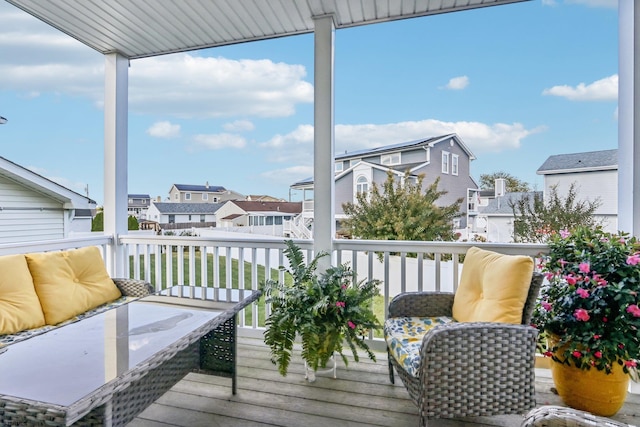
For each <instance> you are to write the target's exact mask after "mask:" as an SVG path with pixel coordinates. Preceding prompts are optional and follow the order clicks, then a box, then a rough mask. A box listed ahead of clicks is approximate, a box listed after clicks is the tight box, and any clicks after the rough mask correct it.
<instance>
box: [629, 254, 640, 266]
mask: <svg viewBox="0 0 640 427" xmlns="http://www.w3.org/2000/svg"><path fill="white" fill-rule="evenodd" d="M627 264H629V265H637V264H640V254H639V253H638V252H636V253H635V254H633V255H629V256H628V257H627Z"/></svg>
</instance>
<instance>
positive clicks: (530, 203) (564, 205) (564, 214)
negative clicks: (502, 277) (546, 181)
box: [511, 182, 602, 243]
mask: <svg viewBox="0 0 640 427" xmlns="http://www.w3.org/2000/svg"><path fill="white" fill-rule="evenodd" d="M577 197H578V190H577V188H576V183H575V182H574V183H572V184H571V185H570V186H569V191H568V192H567V195H566V196H564V197H563V196H560V195H559V194H558V186H557V185H554V186H552V187H551V188H550V190H549V197H548V200H547V202H546V203H545V201H544V199H543V197H542V194H540V193H535V194H534V196H533V200H531V198H530V197H529V196H525V197H523V198H521V199H520V200H518V201H516V202H514V203H511V208H512V209H513V216H514V221H513V240H514V242H519V243H524V242H530V243H544V242H546V241H547V239H548V238H549V236H551V235H552V234H554V233H558V232H560V230H572V229H574V228H576V227H578V226H584V227H590V228H595V227H596V226H597V225H601V222H602V221H600V220H598V219H596V218H595V217H594V216H593V214H594V212H595V211H596V209H598V207H599V206H600V205H601V204H602V203H601V201H600V199H599V198H598V199H596V200H593V201H589V200H580V201H579V200H577Z"/></svg>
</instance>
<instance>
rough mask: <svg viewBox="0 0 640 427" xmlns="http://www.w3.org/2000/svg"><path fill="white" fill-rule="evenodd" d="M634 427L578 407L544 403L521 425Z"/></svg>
mask: <svg viewBox="0 0 640 427" xmlns="http://www.w3.org/2000/svg"><path fill="white" fill-rule="evenodd" d="M596 426H597V427H633V426H632V425H630V424H626V423H623V422H619V421H615V420H612V419H610V418H605V417H599V416H596V415H593V414H590V413H588V412H584V411H579V410H577V409H572V408H565V407H562V406H555V405H544V406H541V407H539V408H536V409H532V410H531V411H529V413H527V415H526V416H525V418H524V420H523V421H522V424H521V427H596Z"/></svg>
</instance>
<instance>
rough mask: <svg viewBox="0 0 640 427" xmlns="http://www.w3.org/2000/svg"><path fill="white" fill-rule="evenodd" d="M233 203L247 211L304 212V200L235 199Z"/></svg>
mask: <svg viewBox="0 0 640 427" xmlns="http://www.w3.org/2000/svg"><path fill="white" fill-rule="evenodd" d="M233 203H235V204H236V205H237V206H238V207H239V208H240V209H242V210H244V211H245V212H282V213H290V214H298V213H300V212H302V202H252V201H246V200H234V201H233Z"/></svg>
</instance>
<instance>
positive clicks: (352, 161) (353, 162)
mask: <svg viewBox="0 0 640 427" xmlns="http://www.w3.org/2000/svg"><path fill="white" fill-rule="evenodd" d="M361 160H362V159H352V160H349V167H352V166H355V165H357V164H358V163H360V161H361Z"/></svg>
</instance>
